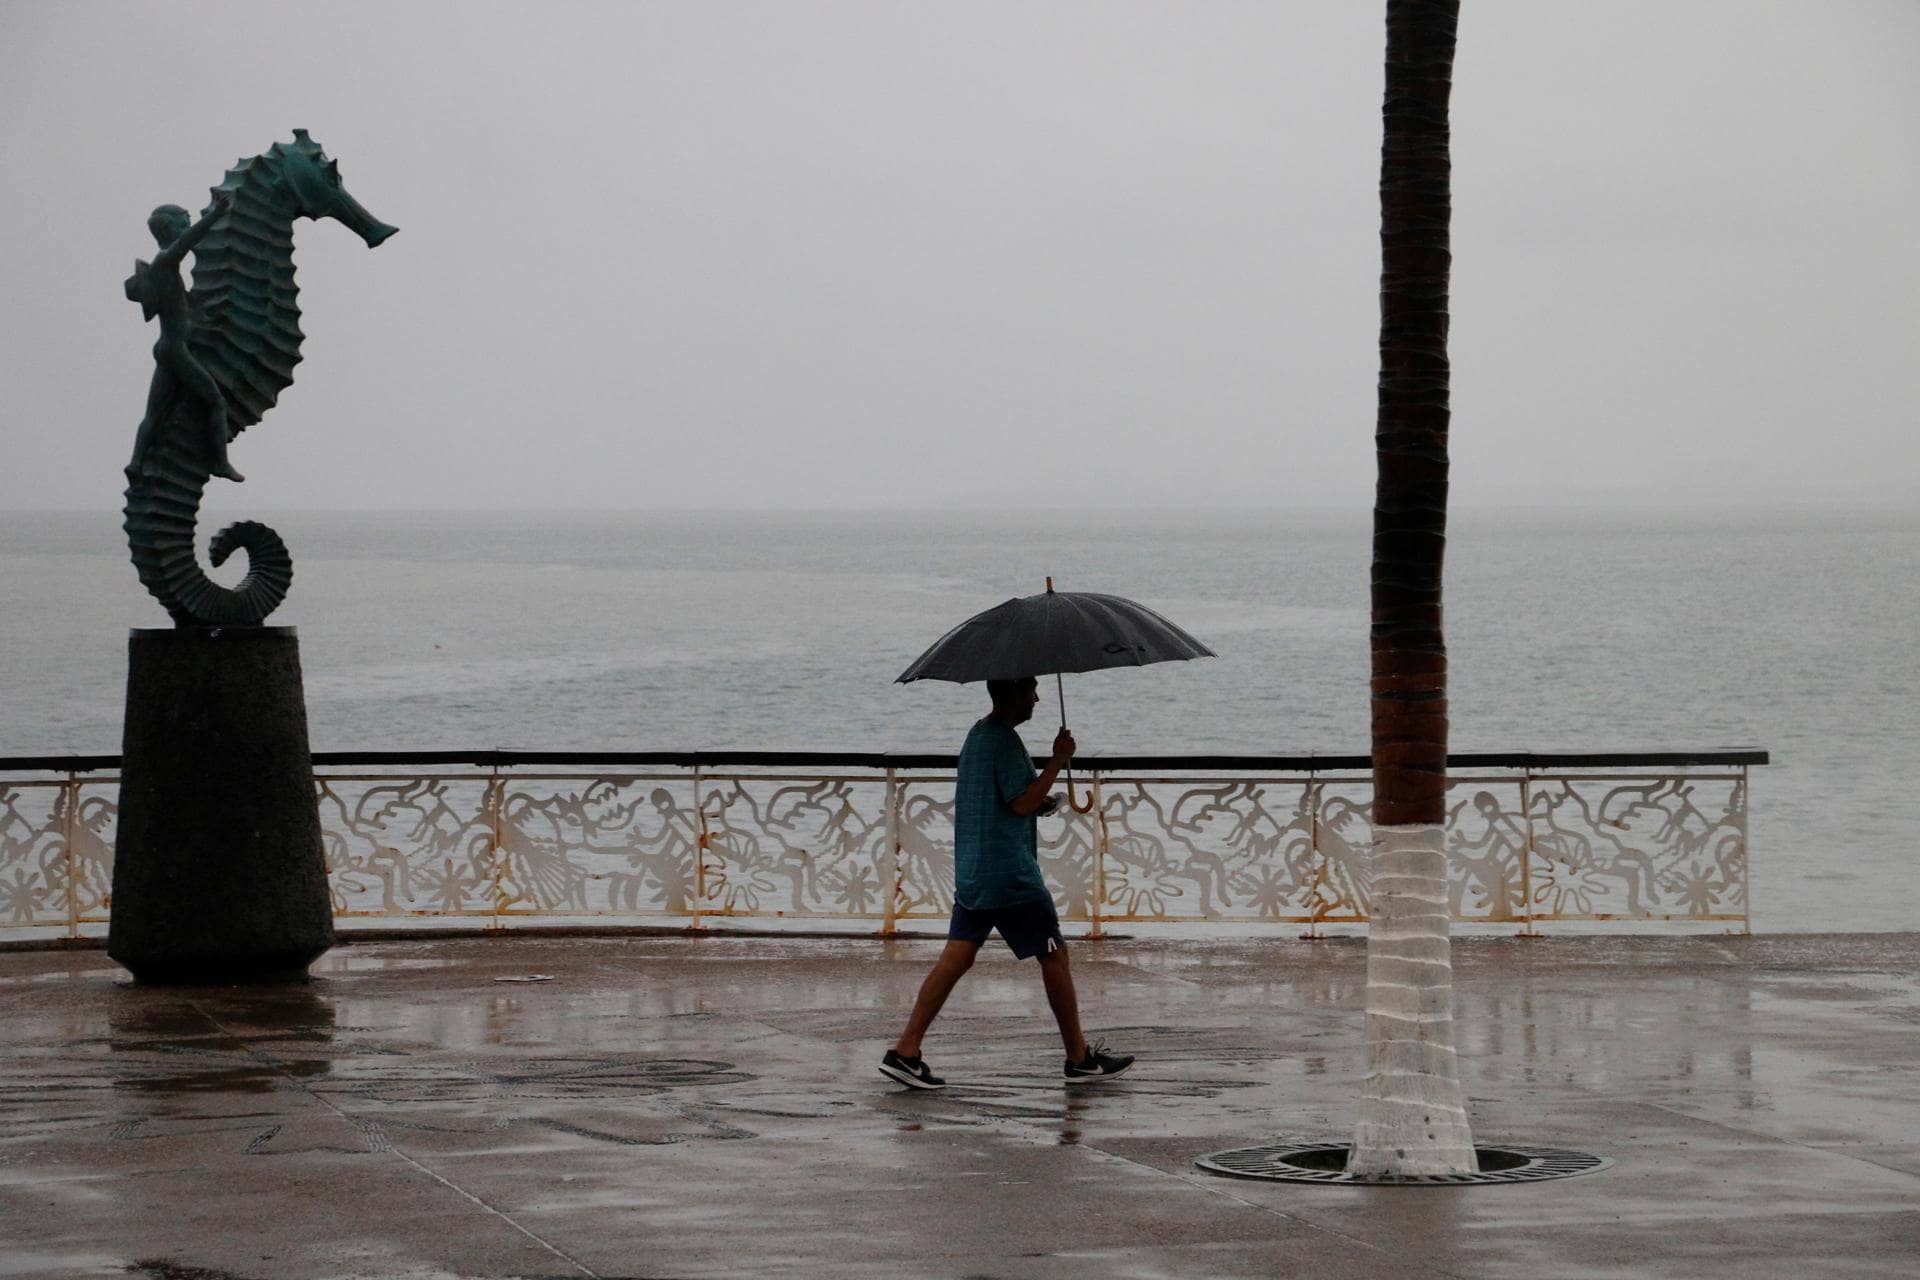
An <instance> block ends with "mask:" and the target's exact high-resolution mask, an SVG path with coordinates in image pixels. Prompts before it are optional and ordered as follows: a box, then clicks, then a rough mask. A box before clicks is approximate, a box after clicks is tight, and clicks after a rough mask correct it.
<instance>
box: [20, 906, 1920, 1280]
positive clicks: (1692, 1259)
mask: <svg viewBox="0 0 1920 1280" xmlns="http://www.w3.org/2000/svg"><path fill="white" fill-rule="evenodd" d="M938 945H939V944H938V943H937V942H935V941H926V940H913V941H894V942H887V943H882V942H877V941H873V940H870V939H840V940H819V939H804V938H764V937H759V938H756V937H739V936H732V937H729V936H719V937H711V938H701V939H689V938H680V937H645V936H642V937H603V938H584V937H541V936H538V935H533V934H513V935H504V936H493V937H475V938H462V939H452V940H445V939H441V940H427V939H418V940H408V941H397V942H378V943H375V942H357V943H354V944H352V945H343V946H341V947H339V948H337V949H336V950H335V951H333V952H332V953H330V954H329V955H328V956H326V957H325V958H323V959H322V960H321V961H320V962H319V963H318V964H317V965H316V966H315V969H314V972H315V980H314V981H313V982H312V983H311V984H309V985H306V986H303V987H297V988H277V989H275V988H259V989H248V988H214V989H195V990H180V989H174V990H164V989H145V988H137V987H134V986H131V985H129V984H128V983H127V982H126V981H125V980H124V975H123V974H122V973H121V971H120V970H118V969H117V968H116V967H115V966H113V965H112V964H111V962H110V961H108V959H107V958H106V956H105V954H104V953H103V952H101V951H97V950H83V951H66V952H8V953H0V1018H3V1019H4V1033H0V1034H4V1041H3V1043H4V1049H5V1052H4V1054H0V1275H4V1276H29V1275H30V1276H61V1277H66V1276H90V1275H98V1276H126V1275H129V1274H131V1275H134V1276H145V1277H169V1278H172V1280H226V1278H228V1277H246V1278H249V1280H267V1278H269V1277H343V1276H420V1277H426V1276H462V1277H465V1276H475V1277H479V1276H486V1277H505V1276H602V1277H614V1276H684V1277H708V1276H716V1277H717V1276H782V1277H794V1276H822V1277H826V1276H832V1277H887V1278H889V1280H893V1278H897V1277H903V1276H905V1277H918V1276H929V1277H982V1276H993V1277H1028V1276H1032V1277H1040V1276H1069V1275H1071V1276H1084V1277H1101V1278H1102V1280H1105V1278H1108V1277H1112V1278H1115V1280H1119V1278H1125V1277H1143V1278H1144V1277H1176V1276H1177V1277H1182V1278H1183V1280H1186V1278H1193V1277H1207V1276H1314V1277H1322V1276H1324V1277H1365V1278H1366V1280H1401V1278H1403V1277H1416V1276H1419V1277H1426V1276H1457V1277H1476V1278H1481V1277H1566V1278H1569V1280H1572V1278H1578V1277H1621V1276H1636V1277H1639V1276H1675V1277H1688V1278H1689V1280H1698V1278H1703V1277H1722V1276H1724V1277H1739V1278H1740V1280H1762V1278H1765V1277H1775V1276H1778V1277H1795V1278H1805V1277H1825V1276H1889V1277H1891V1276H1899V1277H1911V1276H1913V1275H1914V1274H1916V1272H1917V1271H1920V1053H1916V1047H1920V934H1881V935H1847V936H1784V937H1725V936H1717V935H1716V936H1692V937H1658V938H1656V937H1641V936H1636V937H1619V936H1613V937H1588V938H1565V939H1558V938H1549V939H1536V940H1528V939H1518V938H1497V939H1496V938H1468V939H1461V940H1459V941H1458V942H1457V944H1456V958H1457V966H1458V968H1457V973H1456V983H1457V1009H1458V1013H1459V1018H1460V1021H1459V1038H1460V1044H1461V1051H1462V1060H1463V1073H1464V1077H1465V1082H1466V1086H1467V1092H1468V1095H1469V1098H1470V1105H1471V1109H1472V1114H1473V1119H1474V1123H1475V1126H1476V1130H1477V1133H1478V1136H1479V1137H1480V1139H1481V1140H1482V1141H1486V1142H1501V1141H1506V1142H1513V1143H1528V1144H1542V1145H1555V1146H1565V1147H1575V1148H1579V1149H1583V1150H1588V1151H1593V1152H1596V1153H1599V1154H1602V1155H1605V1156H1607V1157H1609V1158H1611V1159H1612V1160H1613V1161H1614V1163H1613V1165H1612V1167H1610V1168H1608V1169H1606V1170H1603V1171H1601V1172H1599V1173H1595V1174H1591V1175H1588V1176H1585V1177H1579V1178H1572V1179H1567V1180H1564V1181H1557V1182H1545V1183H1535V1184H1530V1185H1520V1186H1490V1187H1480V1188H1463V1189H1455V1188H1448V1189H1428V1188H1420V1189H1385V1188H1372V1189H1361V1188H1342V1187H1320V1186H1291V1185H1278V1184H1259V1183H1249V1182H1239V1181H1231V1180H1226V1179H1219V1178H1214V1177H1210V1176H1207V1175H1204V1174H1201V1173H1199V1172H1197V1171H1196V1170H1194V1169H1193V1167H1192V1163H1191V1162H1192V1160H1193V1158H1194V1157H1195V1156H1197V1155H1201V1154H1204V1153H1206V1152H1210V1151H1214V1150H1218V1149H1220V1148H1223V1147H1231V1146H1239V1145H1250V1144H1254V1143H1259V1142H1271V1141H1280V1140H1288V1139H1299V1140H1308V1141H1310V1140H1340V1139H1344V1138H1345V1137H1346V1136H1347V1134H1346V1129H1347V1126H1348V1124H1349V1121H1350V1116H1351V1114H1352V1108H1353V1105H1354V1099H1355V1096H1356V1093H1357V1090H1358V1075H1359V1071H1360V1065H1361V1060H1362V1054H1361V1043H1360V1025H1361V1019H1360V1015H1359V1012H1358V1010H1359V1005H1360V996H1361V984H1362V980H1363V949H1362V946H1361V944H1360V942H1359V941H1358V940H1357V939H1345V940H1331V941H1322V942H1315V943H1307V942H1299V941H1295V940H1293V939H1292V938H1290V937H1288V938H1284V939H1275V940H1268V941H1257V942H1256V941H1210V942H1193V941H1163V940H1152V939H1135V940H1113V941H1107V942H1102V943H1088V944H1076V945H1075V947H1074V949H1073V957H1074V965H1075V969H1076V972H1077V975H1078V977H1079V982H1080V989H1081V993H1082V998H1083V1001H1084V1004H1085V1006H1086V1010H1087V1015H1088V1017H1087V1021H1088V1024H1089V1026H1090V1027H1091V1028H1094V1029H1097V1030H1098V1031H1100V1032H1102V1033H1104V1034H1106V1035H1108V1036H1109V1037H1110V1038H1111V1040H1112V1041H1113V1042H1114V1043H1115V1044H1116V1045H1118V1046H1119V1047H1121V1048H1123V1049H1125V1050H1126V1051H1128V1052H1133V1053H1137V1054H1139V1055H1140V1065H1139V1066H1138V1067H1137V1068H1135V1070H1134V1072H1133V1073H1131V1074H1130V1075H1128V1076H1127V1077H1125V1078H1123V1079H1120V1080H1116V1081H1112V1082H1108V1083H1106V1084H1103V1085H1101V1086H1098V1087H1089V1088H1086V1089H1084V1090H1078V1091H1068V1090H1066V1089H1064V1088H1063V1087H1062V1086H1061V1084H1060V1083H1059V1081H1058V1079H1057V1073H1058V1069H1059V1059H1060V1052H1059V1047H1058V1045H1057V1043H1056V1042H1055V1040H1054V1037H1053V1033H1052V1030H1051V1026H1050V1023H1049V1021H1048V1019H1047V1015H1046V1011H1045V1004H1044V1000H1043V997H1042V995H1041V991H1040V986H1039V982H1038V975H1037V974H1035V973H1034V972H1033V970H1032V967H1031V966H1030V965H1026V966H1023V965H1022V964H1020V963H1019V962H1016V961H1014V960H1012V959H1011V958H1010V957H1008V956H1007V955H1006V953H1005V952H1004V950H1001V951H999V952H998V954H996V953H995V949H994V947H997V944H994V947H990V948H989V949H988V950H987V951H985V952H983V953H982V954H983V959H982V961H981V963H980V965H979V966H978V967H977V968H976V969H975V971H974V973H973V974H972V975H971V976H970V977H969V978H968V979H967V980H966V981H965V982H964V983H963V984H962V986H961V988H960V990H959V992H958V993H957V994H956V996H955V998H954V1001H953V1003H952V1004H951V1005H950V1006H949V1008H948V1011H947V1014H946V1015H945V1017H944V1018H943V1019H942V1020H941V1022H940V1023H939V1024H938V1026H937V1027H936V1028H935V1035H934V1036H933V1037H932V1038H931V1039H930V1040H929V1042H928V1048H927V1053H928V1056H929V1058H930V1060H931V1061H932V1062H933V1063H934V1064H935V1066H936V1068H937V1069H939V1070H940V1071H942V1072H943V1073H944V1074H946V1075H947V1076H948V1077H949V1078H950V1079H951V1080H952V1081H954V1087H952V1088H950V1089H948V1090H947V1091H945V1092H943V1093H936V1094H910V1093H907V1092H904V1091H902V1090H899V1089H897V1088H895V1087H894V1086H892V1085H890V1084H889V1083H888V1082H887V1081H885V1080H884V1079H883V1078H882V1077H881V1076H880V1075H879V1074H878V1073H877V1072H876V1071H875V1070H874V1062H875V1060H876V1059H877V1058H878V1056H879V1053H880V1051H881V1049H882V1048H883V1047H884V1046H885V1044H886V1043H887V1042H888V1040H889V1038H890V1037H891V1035H892V1034H893V1033H894V1031H895V1030H896V1029H897V1026H898V1024H899V1023H900V1021H901V1019H902V1017H903V1016H904V1012H905V1009H906V1007H907V1005H908V1003H909V1002H910V1000H911V998H912V996H913V993H914V990H915V988H916V987H917V985H918V983H919V981H920V978H921V976H922V974H923V973H924V971H925V969H926V966H927V965H928V964H929V963H930V962H931V960H932V958H933V955H934V953H935V951H936V950H937V948H938ZM534 974H545V975H551V977H552V980H551V981H546V982H506V981H498V979H502V978H518V977H525V976H528V975H534Z"/></svg>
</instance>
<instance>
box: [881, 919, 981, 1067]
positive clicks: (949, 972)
mask: <svg viewBox="0 0 1920 1280" xmlns="http://www.w3.org/2000/svg"><path fill="white" fill-rule="evenodd" d="M979 954H980V944H979V943H978V942H969V941H967V940H966V939H964V938H948V939H947V946H946V949H945V950H944V951H942V952H941V953H940V959H939V960H938V961H936V962H935V964H934V966H933V972H932V973H929V974H928V975H927V978H926V981H924V982H922V983H921V984H920V994H919V995H918V996H917V997H915V999H914V1002H913V1012H912V1013H911V1014H909V1015H908V1016H907V1029H906V1030H905V1031H902V1032H901V1033H900V1038H899V1039H898V1040H896V1041H894V1042H893V1047H894V1050H895V1051H896V1052H898V1053H899V1054H900V1055H901V1056H902V1057H905V1058H917V1057H919V1056H920V1041H921V1038H922V1037H924V1036H925V1035H926V1034H927V1028H928V1027H930V1026H932V1025H933V1020H934V1018H935V1017H937V1016H938V1015H939V1013H940V1006H942V1005H944V1004H945V1003H946V1002H947V997H948V996H950V995H952V994H953V988H954V986H955V985H956V984H958V983H959V981H960V979H961V976H962V975H964V974H965V973H966V971H967V970H969V969H971V968H973V960H974V957H975V956H977V955H979Z"/></svg>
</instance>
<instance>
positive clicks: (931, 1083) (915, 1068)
mask: <svg viewBox="0 0 1920 1280" xmlns="http://www.w3.org/2000/svg"><path fill="white" fill-rule="evenodd" d="M1128 1061H1129V1062H1131V1061H1132V1059H1131V1058H1129V1059H1128ZM880 1074H881V1075H883V1076H891V1077H893V1078H894V1079H895V1080H898V1081H899V1082H900V1083H901V1084H903V1085H905V1086H907V1088H909V1089H944V1088H946V1087H947V1082H946V1081H945V1080H942V1079H941V1078H940V1077H939V1076H937V1075H935V1074H933V1072H931V1071H929V1070H927V1064H926V1062H925V1060H924V1059H921V1058H909V1057H907V1056H906V1055H905V1054H903V1053H901V1052H900V1051H899V1050H898V1049H889V1050H887V1053H886V1056H885V1057H883V1058H881V1059H880Z"/></svg>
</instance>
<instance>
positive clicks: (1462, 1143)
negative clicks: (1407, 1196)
mask: <svg viewBox="0 0 1920 1280" xmlns="http://www.w3.org/2000/svg"><path fill="white" fill-rule="evenodd" d="M1446 839H1447V837H1446V831H1445V829H1444V828H1442V827H1437V826H1428V825H1424V824H1422V825H1418V826H1404V827H1376V828H1374V833H1373V857H1372V860H1371V866H1370V877H1369V878H1370V880H1371V888H1372V894H1373V912H1372V923H1371V924H1369V925H1368V926H1367V1078H1366V1082H1365V1085H1364V1086H1363V1088H1362V1091H1361V1095H1360V1121H1359V1123H1358V1124H1357V1125H1356V1126H1355V1127H1354V1133H1353V1150H1352V1152H1351V1153H1350V1154H1349V1155H1348V1157H1347V1172H1348V1173H1353V1174H1363V1175H1373V1176H1378V1175H1383V1174H1384V1175H1392V1176H1398V1177H1415V1176H1430V1175H1435V1174H1461V1173H1478V1172H1479V1171H1480V1162H1479V1160H1478V1159H1477V1158H1476V1157H1475V1156H1474V1153H1473V1131H1472V1128H1471V1127H1470V1126H1469V1125H1468V1123H1467V1109H1466V1103H1465V1100H1464V1097H1463V1095H1462V1093H1461V1090H1460V1072H1459V1064H1458V1062H1457V1061H1456V1059H1455V1056H1454V1051H1453V963H1452V960H1451V954H1450V953H1451V943H1450V942H1449V938H1448V925H1449V923H1450V919H1451V918H1450V916H1449V914H1448V905H1447V844H1446Z"/></svg>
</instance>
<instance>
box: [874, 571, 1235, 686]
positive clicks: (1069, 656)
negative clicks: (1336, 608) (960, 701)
mask: <svg viewBox="0 0 1920 1280" xmlns="http://www.w3.org/2000/svg"><path fill="white" fill-rule="evenodd" d="M1217 656H1218V655H1216V654H1215V653H1214V651H1213V650H1211V649H1209V648H1207V646H1205V645H1203V644H1201V643H1200V642H1199V641H1198V640H1195V639H1194V638H1193V637H1192V636H1190V635H1188V634H1187V633H1186V632H1184V631H1182V630H1181V629H1180V628H1179V627H1176V626H1174V625H1173V623H1171V622H1168V621H1167V620H1166V619H1165V618H1163V617H1161V616H1160V615H1159V614H1157V613H1155V612H1154V611H1153V610H1151V609H1149V608H1147V606H1145V605H1143V604H1139V603H1137V602H1135V601H1132V600H1128V599H1126V598H1124V597H1122V596H1106V595H1097V594H1095V593H1093V592H1089V591H1055V590H1054V589H1053V581H1052V579H1048V581H1047V589H1046V591H1044V592H1042V593H1041V594H1039V595H1037V596H1025V597H1022V598H1019V599H1014V600H1009V601H1007V602H1006V603H1005V604H1000V605H995V606H994V607H993V608H991V609H988V610H987V611H986V612H985V613H977V614H975V615H974V616H973V617H971V618H968V619H967V620H966V621H965V622H963V623H961V624H960V625H959V626H957V627H955V628H954V629H953V630H951V631H949V632H947V634H946V635H944V636H941V637H940V639H939V640H937V641H935V642H934V645H933V647H932V648H931V649H928V650H927V651H926V652H925V653H923V654H921V655H920V656H919V657H918V658H915V659H914V660H913V665H912V666H910V667H908V668H907V669H906V670H905V671H904V672H902V673H901V674H900V676H899V679H898V681H897V683H900V684H905V683H907V682H908V681H910V680H954V681H958V682H960V683H963V684H964V683H966V682H968V681H973V680H1018V679H1021V678H1022V677H1025V676H1044V675H1057V674H1059V673H1061V672H1066V671H1098V670H1101V669H1102V668H1105V667H1143V666H1145V665H1146V664H1148V663H1149V662H1173V661H1178V660H1182V659H1186V658H1212V657H1217Z"/></svg>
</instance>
